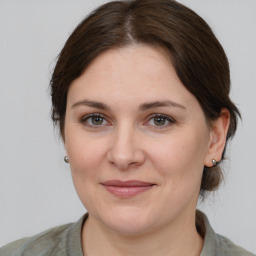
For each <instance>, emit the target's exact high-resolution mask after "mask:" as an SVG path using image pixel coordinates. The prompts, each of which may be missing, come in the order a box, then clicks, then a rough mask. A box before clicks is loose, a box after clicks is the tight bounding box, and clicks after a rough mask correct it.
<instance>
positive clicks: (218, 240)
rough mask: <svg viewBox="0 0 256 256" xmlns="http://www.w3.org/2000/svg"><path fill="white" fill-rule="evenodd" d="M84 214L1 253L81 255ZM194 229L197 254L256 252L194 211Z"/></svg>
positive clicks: (17, 255) (244, 254)
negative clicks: (199, 246) (198, 237)
mask: <svg viewBox="0 0 256 256" xmlns="http://www.w3.org/2000/svg"><path fill="white" fill-rule="evenodd" d="M87 217H88V214H85V215H84V216H83V217H82V218H80V219H79V220H78V221H77V222H76V223H70V224H66V225H62V226H58V227H55V228H52V229H49V230H47V231H44V232H42V233H40V234H38V235H36V236H33V237H30V238H23V239H20V240H18V241H15V242H12V243H10V244H7V245H5V246H4V247H2V248H0V256H83V252H82V244H81V232H82V226H83V223H84V221H86V219H87ZM196 224H197V229H198V232H199V233H200V234H201V235H203V236H204V246H203V249H202V252H201V254H200V256H256V254H252V253H251V252H249V251H246V250H245V249H243V248H241V247H239V246H237V245H235V244H234V243H232V242H231V241H230V240H229V239H228V238H226V237H223V236H221V235H218V234H216V233H215V232H214V231H213V229H212V227H211V225H210V223H209V221H208V219H207V217H206V216H205V215H204V214H203V213H202V212H200V211H197V223H196Z"/></svg>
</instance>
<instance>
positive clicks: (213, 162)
mask: <svg viewBox="0 0 256 256" xmlns="http://www.w3.org/2000/svg"><path fill="white" fill-rule="evenodd" d="M212 164H213V166H212V167H215V166H216V165H217V161H216V160H215V159H212Z"/></svg>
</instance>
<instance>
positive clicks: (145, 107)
mask: <svg viewBox="0 0 256 256" xmlns="http://www.w3.org/2000/svg"><path fill="white" fill-rule="evenodd" d="M157 107H176V108H181V109H184V110H185V109H186V107H185V106H183V105H181V104H179V103H176V102H174V101H171V100H165V101H154V102H149V103H144V104H142V105H141V106H140V107H139V110H140V111H145V110H148V109H151V108H157Z"/></svg>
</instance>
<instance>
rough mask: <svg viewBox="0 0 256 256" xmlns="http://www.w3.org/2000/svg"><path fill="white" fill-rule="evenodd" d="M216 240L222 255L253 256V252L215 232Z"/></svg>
mask: <svg viewBox="0 0 256 256" xmlns="http://www.w3.org/2000/svg"><path fill="white" fill-rule="evenodd" d="M216 240H217V243H218V246H219V250H220V251H221V252H222V255H223V256H255V254H253V253H251V252H249V251H247V250H245V249H244V248H242V247H240V246H238V245H236V244H234V243H233V242H232V241H231V240H230V239H228V238H226V237H224V236H221V235H219V234H216Z"/></svg>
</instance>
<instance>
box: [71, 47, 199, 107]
mask: <svg viewBox="0 0 256 256" xmlns="http://www.w3.org/2000/svg"><path fill="white" fill-rule="evenodd" d="M81 97H86V98H88V97H89V98H93V99H97V100H98V101H111V103H112V102H115V101H119V102H120V101H122V102H123V103H124V102H126V101H129V102H135V101H136V100H140V101H143V100H148V101H152V100H153V101H155V100H175V101H178V102H179V101H182V102H186V104H188V105H189V103H190V101H191V100H195V98H194V96H193V95H192V94H191V93H190V92H189V91H188V90H187V89H186V88H185V87H184V85H183V84H182V83H181V81H180V80H179V78H178V76H177V74H176V72H175V69H174V67H173V65H172V63H171V61H170V57H169V56H168V54H167V53H166V52H165V50H163V49H162V48H160V47H152V46H147V45H131V46H128V47H124V48H118V49H111V50H108V51H105V52H103V53H102V54H100V55H99V56H97V57H96V58H95V59H94V60H93V61H92V62H91V63H90V65H89V66H88V67H87V68H86V70H85V71H84V73H83V74H82V75H81V76H80V77H79V78H77V79H76V80H74V81H73V83H72V84H71V86H70V90H69V94H68V98H69V100H71V101H72V102H74V101H78V100H81Z"/></svg>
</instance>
